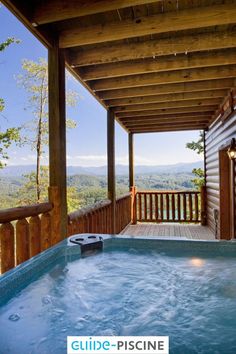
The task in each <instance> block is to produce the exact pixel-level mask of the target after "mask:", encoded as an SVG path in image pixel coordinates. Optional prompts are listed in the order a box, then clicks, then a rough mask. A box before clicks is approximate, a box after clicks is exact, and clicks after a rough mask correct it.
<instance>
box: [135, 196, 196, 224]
mask: <svg viewBox="0 0 236 354" xmlns="http://www.w3.org/2000/svg"><path fill="white" fill-rule="evenodd" d="M200 197H201V194H200V192H199V191H196V190H194V191H193V190H191V191H190V190H187V191H183V190H182V191H179V190H178V191H173V190H170V191H166V190H155V191H153V190H152V191H137V192H136V193H135V199H134V200H135V203H134V204H135V205H134V209H135V214H136V215H137V221H141V222H178V223H179V222H184V223H187V222H189V223H193V222H195V223H199V222H201V204H200ZM135 221H136V220H135Z"/></svg>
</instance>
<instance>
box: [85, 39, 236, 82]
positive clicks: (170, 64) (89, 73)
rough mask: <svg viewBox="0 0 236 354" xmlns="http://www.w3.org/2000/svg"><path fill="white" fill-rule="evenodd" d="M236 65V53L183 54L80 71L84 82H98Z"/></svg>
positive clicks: (98, 66) (93, 67)
mask: <svg viewBox="0 0 236 354" xmlns="http://www.w3.org/2000/svg"><path fill="white" fill-rule="evenodd" d="M235 40H236V38H235ZM230 64H236V51H235V50H230V51H229V50H225V51H217V52H214V51H213V52H203V53H194V54H190V55H188V54H187V55H186V54H182V55H180V56H178V57H175V56H168V57H161V58H156V59H153V58H151V59H146V60H143V59H142V60H138V61H129V62H119V63H112V64H103V65H97V66H88V67H84V68H81V69H80V70H79V72H80V76H81V77H82V79H83V80H85V81H87V80H97V79H104V78H112V77H119V76H129V75H138V74H146V73H155V72H162V71H172V70H183V69H194V68H203V67H211V66H220V65H230Z"/></svg>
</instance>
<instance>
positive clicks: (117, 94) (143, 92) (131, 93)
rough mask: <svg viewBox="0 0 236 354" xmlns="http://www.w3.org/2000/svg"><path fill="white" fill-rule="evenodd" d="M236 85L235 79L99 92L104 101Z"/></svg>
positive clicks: (227, 87) (228, 87)
mask: <svg viewBox="0 0 236 354" xmlns="http://www.w3.org/2000/svg"><path fill="white" fill-rule="evenodd" d="M233 85H234V79H232V78H230V79H227V78H224V79H219V80H217V79H216V80H205V81H198V82H196V81H195V82H187V83H177V84H166V85H152V86H145V87H133V88H127V89H116V90H109V91H99V92H98V93H97V94H98V97H100V98H101V99H103V100H109V99H118V98H132V97H143V96H150V95H163V94H171V93H173V94H174V93H185V92H198V91H202V90H218V89H230V88H231V87H233Z"/></svg>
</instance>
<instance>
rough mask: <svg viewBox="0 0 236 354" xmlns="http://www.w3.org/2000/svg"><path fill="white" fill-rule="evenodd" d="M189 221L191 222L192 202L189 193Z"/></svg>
mask: <svg viewBox="0 0 236 354" xmlns="http://www.w3.org/2000/svg"><path fill="white" fill-rule="evenodd" d="M188 198H189V220H190V221H192V220H193V200H192V193H189V195H188Z"/></svg>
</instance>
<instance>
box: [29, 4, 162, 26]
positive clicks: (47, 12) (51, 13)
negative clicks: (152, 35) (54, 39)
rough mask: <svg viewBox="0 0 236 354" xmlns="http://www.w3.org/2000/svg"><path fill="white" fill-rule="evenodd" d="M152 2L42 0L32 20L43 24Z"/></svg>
mask: <svg viewBox="0 0 236 354" xmlns="http://www.w3.org/2000/svg"><path fill="white" fill-rule="evenodd" d="M158 1H161V0H158ZM151 2H153V0H125V1H124V0H112V1H111V0H89V1H87V0H70V1H68V0H50V1H42V0H41V1H40V2H39V3H38V4H37V5H36V7H35V9H34V14H33V17H32V22H33V23H36V24H38V25H42V24H46V23H51V22H55V21H62V20H68V19H71V18H75V17H81V16H87V15H93V14H98V13H101V12H106V11H112V10H117V9H122V8H125V7H130V6H136V5H145V4H149V3H151Z"/></svg>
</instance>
